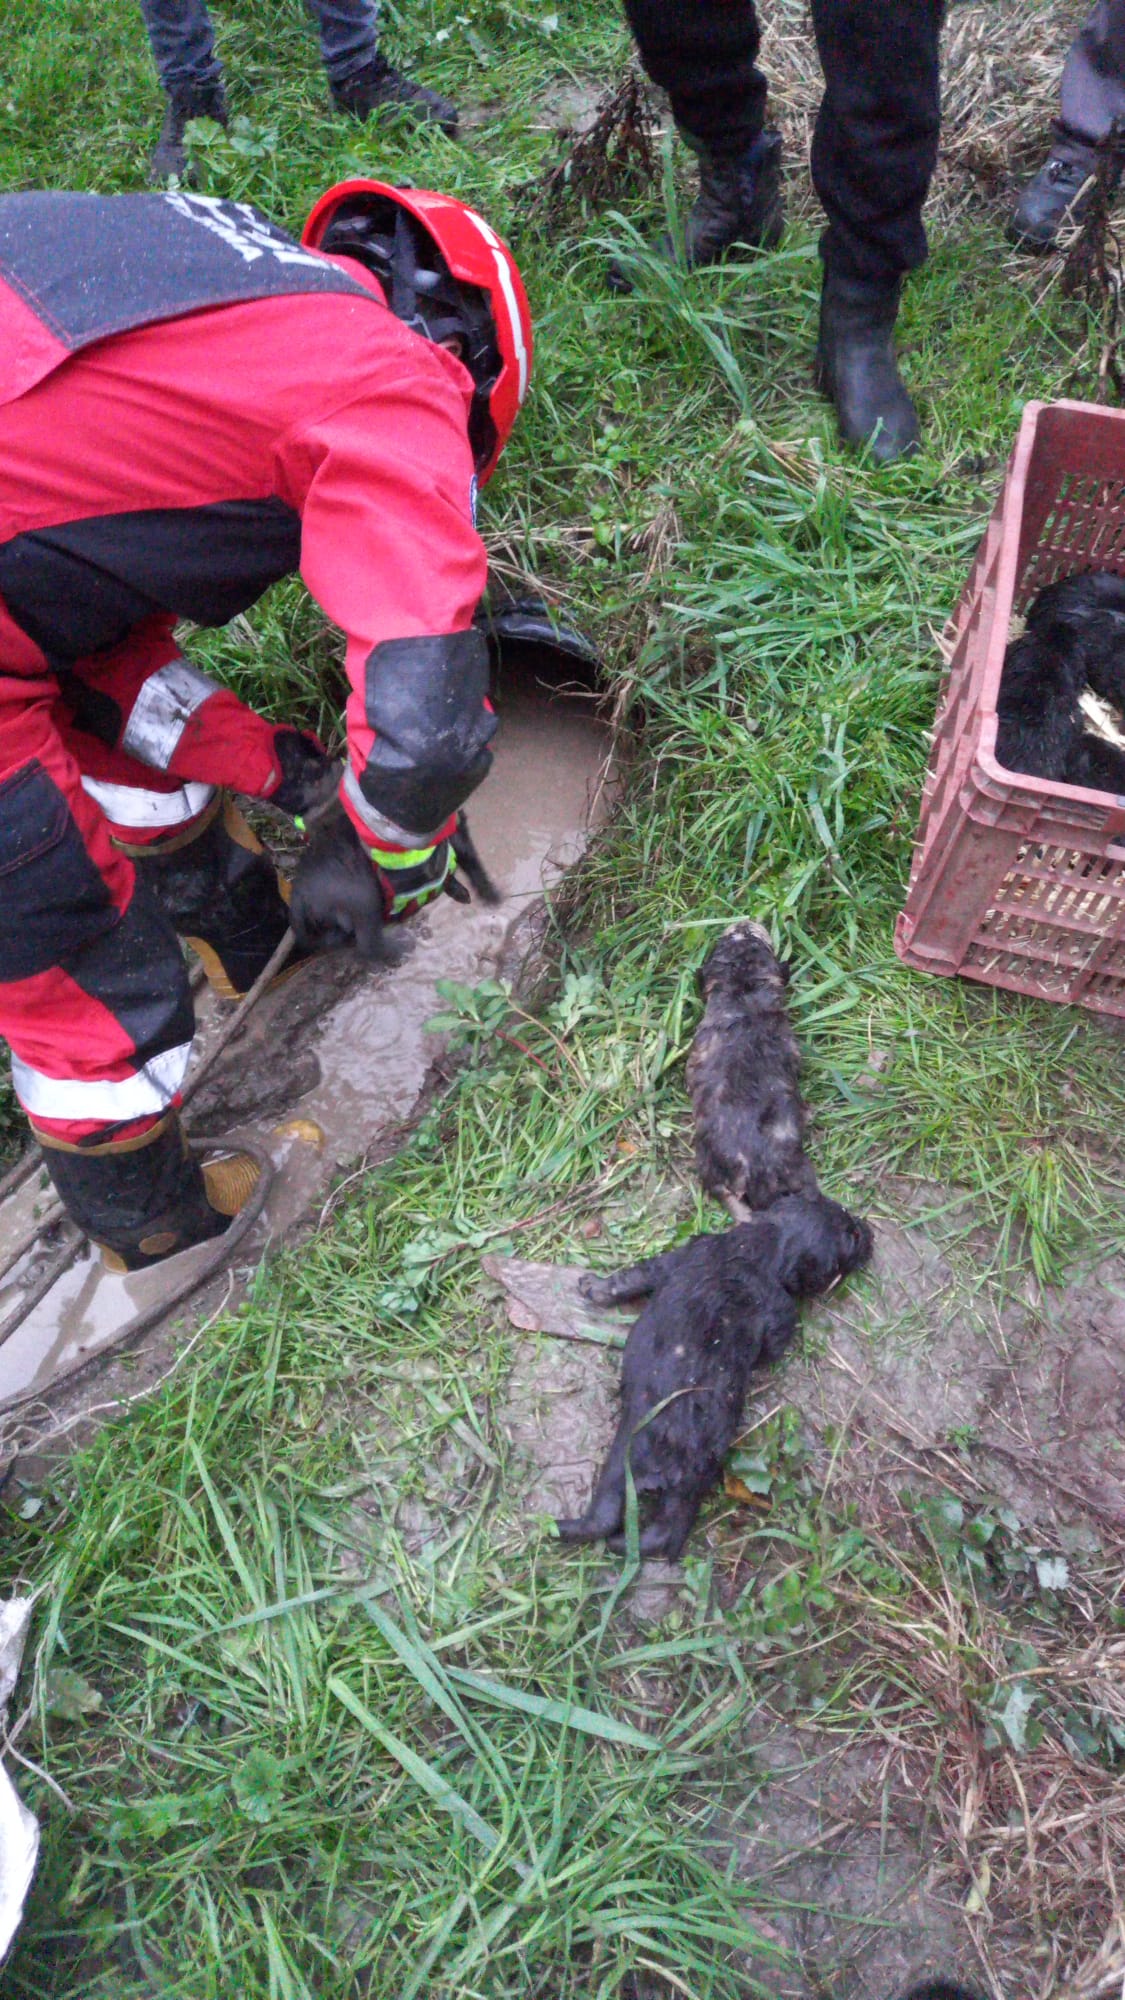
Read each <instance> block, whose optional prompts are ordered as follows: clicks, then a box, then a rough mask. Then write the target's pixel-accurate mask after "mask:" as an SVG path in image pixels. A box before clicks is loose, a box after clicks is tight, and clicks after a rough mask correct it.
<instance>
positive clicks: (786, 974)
mask: <svg viewBox="0 0 1125 2000" xmlns="http://www.w3.org/2000/svg"><path fill="white" fill-rule="evenodd" d="M777 969H778V971H779V972H780V974H781V976H782V978H783V979H784V981H785V984H786V985H787V986H788V984H789V981H790V980H791V979H792V977H793V960H792V959H791V958H779V959H778V961H777Z"/></svg>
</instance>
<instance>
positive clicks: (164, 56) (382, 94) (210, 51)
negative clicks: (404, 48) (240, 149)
mask: <svg viewBox="0 0 1125 2000" xmlns="http://www.w3.org/2000/svg"><path fill="white" fill-rule="evenodd" d="M308 4H309V10H310V12H311V13H312V14H313V15H314V16H315V18H316V22H317V26H318V28H319V31H320V52H321V56H322V57H323V60H324V67H325V70H326V71H327V73H328V84H329V89H330V90H331V93H332V102H333V104H334V105H335V107H336V109H337V111H350V112H351V113H352V115H353V117H356V118H366V117H367V116H368V115H369V114H370V113H371V112H372V111H378V110H381V109H382V108H383V107H385V106H389V107H393V108H397V109H399V110H405V111H410V112H412V113H413V114H414V116H415V117H416V118H419V119H421V120H423V121H427V122H429V123H432V124H435V125H440V126H441V129H442V131H443V132H447V133H448V134H449V136H450V138H452V137H453V136H454V134H455V133H456V130H457V108H456V106H455V105H453V104H451V103H450V101H449V99H448V98H447V97H439V96H438V94H437V92H436V91H434V90H427V89H426V87H425V85H424V84H420V83H415V82H414V81H413V80H412V79H411V78H410V77H408V76H404V75H403V73H402V71H401V70H398V69H394V68H392V66H391V64H390V63H389V62H388V61H387V60H386V57H385V56H383V55H382V54H381V53H380V50H379V14H378V7H377V5H376V0H308ZM141 12H142V14H143V15H144V21H145V27H146V28H147V29H148V38H149V42H150V44H151V47H152V54H153V60H154V62H155V64H156V67H157V70H158V71H159V74H160V81H161V83H162V84H163V86H164V93H165V96H166V97H167V99H168V105H167V109H166V110H165V113H164V125H163V128H162V130H161V133H160V138H159V140H158V141H157V145H156V150H155V152H154V153H153V156H152V160H151V162H150V165H149V179H150V180H152V181H154V182H158V183H159V182H162V181H168V180H171V179H174V178H175V179H180V180H182V179H183V177H184V175H185V173H186V171H187V155H186V153H185V151H184V130H185V127H186V126H187V125H188V124H189V123H190V121H191V120H192V119H193V118H214V119H215V120H216V121H217V122H218V123H219V124H220V125H225V124H226V122H227V100H226V92H225V90H224V88H223V71H222V65H221V64H220V62H219V59H218V57H217V55H216V53H215V36H214V31H213V29H212V26H211V17H210V15H209V14H208V12H207V4H206V0H141Z"/></svg>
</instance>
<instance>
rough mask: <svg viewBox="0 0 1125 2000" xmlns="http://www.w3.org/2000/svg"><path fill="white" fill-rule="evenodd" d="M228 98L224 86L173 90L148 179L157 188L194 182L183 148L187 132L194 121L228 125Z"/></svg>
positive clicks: (211, 85) (218, 83)
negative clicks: (199, 119) (211, 121)
mask: <svg viewBox="0 0 1125 2000" xmlns="http://www.w3.org/2000/svg"><path fill="white" fill-rule="evenodd" d="M228 117H229V113H228V110H227V97H226V92H225V90H224V89H223V86H222V83H221V81H220V82H216V83H202V84H198V85H196V86H195V87H194V88H191V89H184V90H180V89H177V90H170V91H169V93H168V104H167V108H166V110H165V112H164V123H163V125H162V126H161V128H160V137H159V139H158V140H157V142H156V150H155V152H154V153H153V156H152V158H151V160H150V161H149V163H148V177H149V180H150V181H151V182H153V183H154V184H155V185H158V186H159V185H162V184H163V183H164V182H165V181H171V180H179V181H187V182H189V183H190V182H191V180H192V173H191V168H190V164H189V161H188V156H187V150H186V148H185V146H184V132H185V130H186V129H187V127H188V126H189V125H190V123H191V121H192V119H193V118H213V119H214V120H215V122H216V124H218V125H225V124H226V123H227V120H228Z"/></svg>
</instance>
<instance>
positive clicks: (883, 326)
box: [626, 0, 944, 464]
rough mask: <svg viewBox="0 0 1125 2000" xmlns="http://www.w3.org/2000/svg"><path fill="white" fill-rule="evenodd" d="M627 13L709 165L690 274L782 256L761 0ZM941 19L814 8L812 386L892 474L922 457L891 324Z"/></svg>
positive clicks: (656, 1)
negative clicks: (730, 255) (745, 251)
mask: <svg viewBox="0 0 1125 2000" xmlns="http://www.w3.org/2000/svg"><path fill="white" fill-rule="evenodd" d="M626 11H627V13H628V16H629V22H630V25H631V27H632V30H633V33H634V35H635V36H636V40H637V47H638V49H639V50H640V55H641V60H642V62H643V63H644V66H645V69H646V70H647V71H648V74H649V76H650V77H651V78H652V80H653V82H654V83H657V84H659V85H660V86H661V88H662V89H664V90H666V91H667V93H668V95H669V97H670V98H671V101H672V110H673V113H674V116H675V119H676V124H677V126H678V127H679V130H680V133H681V136H682V137H683V139H684V140H685V141H686V143H687V145H688V146H690V147H691V149H692V151H693V152H694V153H695V154H696V155H697V157H698V160H699V197H698V199H697V201H696V203H695V206H694V208H693V209H692V212H691V214H690V216H689V217H688V221H687V228H686V236H685V248H686V255H687V262H688V265H689V268H691V267H694V266H696V265H699V264H710V263H714V262H715V261H716V260H717V259H719V258H721V257H724V256H725V255H726V254H727V252H728V251H730V250H732V249H733V248H734V246H735V245H736V244H743V245H745V246H747V247H748V248H750V249H770V248H772V247H773V246H774V245H775V244H776V243H777V242H778V240H779V238H780V236H781V230H782V224H783V218H784V209H783V198H782V184H781V135H780V133H778V132H776V131H772V130H770V129H769V128H768V127H767V126H766V123H765V117H766V96H767V91H768V83H767V80H766V78H765V76H764V75H763V74H762V72H761V71H760V70H759V69H758V68H756V66H755V65H756V62H757V56H758V48H759V43H760V35H759V29H758V20H757V15H756V12H755V8H754V5H753V0H690V4H689V5H683V4H679V0H626ZM943 13H944V0H812V17H813V27H814V30H815V33H816V45H817V49H818V52H819V55H820V62H821V68H822V69H823V71H824V96H823V98H822V100H821V105H820V112H819V115H818V117H817V121H816V131H815V133H814V135H813V143H812V176H813V183H814V185H815V187H816V191H817V194H818V195H819V196H820V199H821V202H822V203H823V205H824V209H825V211H826V214H827V217H828V227H827V229H826V230H825V232H824V235H823V236H822V238H821V244H820V254H821V258H822V260H823V264H824V278H823V285H822V290H821V309H820V333H819V338H818V342H817V350H816V379H817V384H818V386H819V387H820V388H821V389H822V390H823V391H824V393H825V394H826V395H827V396H828V397H829V398H830V399H831V401H832V402H833V403H834V404H835V406H836V412H837V416H838V419H839V425H840V435H841V437H842V438H843V440H844V442H845V443H847V444H852V445H865V446H867V447H868V448H869V449H870V452H871V455H872V457H873V458H874V459H875V460H876V462H878V463H882V464H886V463H889V462H890V461H891V460H893V459H896V458H902V457H903V456H905V455H906V454H907V453H908V452H911V451H913V450H915V449H916V447H917V444H918V436H919V432H918V418H917V414H916V412H915V409H914V405H913V403H912V402H911V399H910V397H909V395H908V394H907V391H906V388H905V386H904V384H903V382H902V379H901V377H900V375H899V372H898V365H897V362H896V359H895V350H894V327H895V320H896V318H897V316H898V307H899V298H900V295H901V291H902V280H903V277H904V276H905V275H906V273H907V272H909V271H913V270H916V269H917V267H918V265H919V264H921V263H922V262H923V261H924V259H925V256H926V235H925V231H924V229H923V227H922V204H923V202H924V201H925V199H926V194H927V191H928V189H929V185H930V179H931V176H932V174H933V170H934V166H935V164H936V161H937V149H938V134H939V129H940V115H941V113H940V84H939V68H938V46H939V38H940V34H941V24H942V16H943ZM667 247H669V248H670V246H667Z"/></svg>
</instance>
